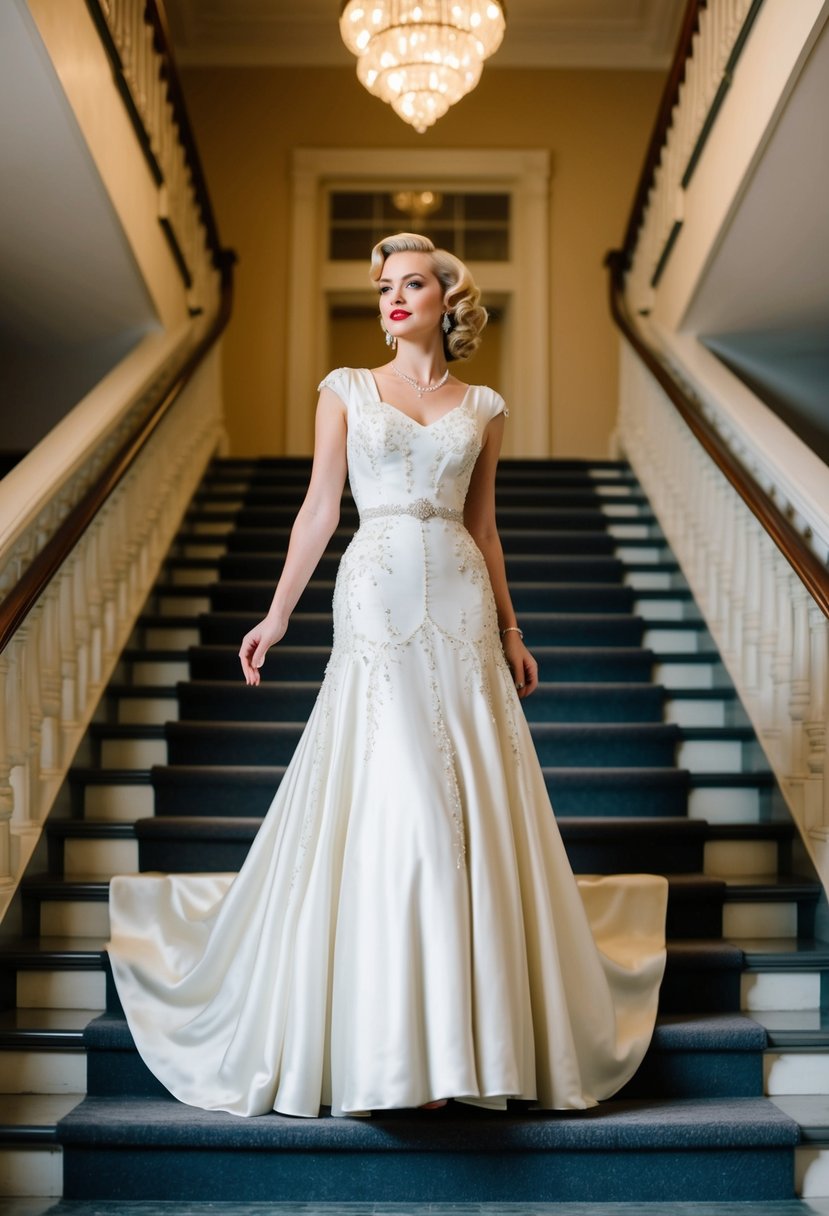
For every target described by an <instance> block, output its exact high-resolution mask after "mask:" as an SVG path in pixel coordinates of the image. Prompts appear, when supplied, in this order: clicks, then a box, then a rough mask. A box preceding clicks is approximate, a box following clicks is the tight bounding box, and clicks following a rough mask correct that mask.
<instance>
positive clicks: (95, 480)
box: [0, 0, 234, 917]
mask: <svg viewBox="0 0 829 1216" xmlns="http://www.w3.org/2000/svg"><path fill="white" fill-rule="evenodd" d="M87 7H88V9H89V12H90V14H91V15H92V16H93V18H94V20H95V24H96V27H97V29H98V32H99V35H100V37H101V43H102V46H103V48H104V51H105V52H106V54H107V56H108V57H109V60H110V64H111V67H112V70H113V78H114V81H115V83H116V87H117V90H118V93H119V94H120V96H121V99H122V100H123V102H124V103H125V104H126V107H127V111H128V113H129V115H130V117H131V120H132V123H133V127H134V129H135V133H136V139H137V142H138V145H139V147H140V149H141V152H142V153H143V155H144V156H145V157H146V158H147V159H148V162H149V163H150V165H151V170H152V173H153V178H154V180H155V182H156V185H157V188H158V191H157V200H158V203H157V206H158V211H157V216H156V218H157V219H158V221H159V223H160V224H161V225H162V227H163V229H164V231H165V235H166V236H167V239H168V241H169V244H170V249H171V253H172V255H173V262H172V264H171V266H170V272H169V273H170V274H171V275H172V276H173V278H175V276H177V275H178V274H179V273H180V275H181V278H182V280H183V284H184V286H183V288H182V287H181V286H179V287H178V288H177V290H178V291H179V293H182V291H184V292H186V299H187V306H188V308H187V311H189V313H190V318H191V319H190V321H189V322H186V323H185V324H183V325H182V326H181V328H179V329H176V330H175V331H171V332H169V333H164V334H159V335H156V336H153V337H149V338H147V339H145V340H144V342H142V343H141V344H140V345H139V346H138V347H137V348H136V349H135V350H134V351H133V352H132V353H131V354H130V355H129V356H127V358H126V359H125V360H124V361H123V363H122V364H120V365H119V366H118V368H116V369H113V371H112V372H111V373H110V374H109V375H108V376H107V377H105V378H104V380H103V381H102V382H101V384H100V385H98V386H96V388H95V389H93V390H92V392H91V393H90V394H89V396H88V397H87V398H86V399H85V400H84V401H83V402H80V403H79V404H78V406H77V407H76V408H75V410H73V411H72V412H71V413H70V414H69V415H68V416H67V417H66V418H65V419H63V420H62V422H61V423H60V424H59V425H58V427H57V428H56V430H55V432H53V434H52V435H49V436H46V438H45V439H44V440H43V441H42V443H41V444H40V445H38V447H37V448H35V449H34V450H33V452H32V453H30V455H29V456H28V457H27V458H26V460H24V461H23V462H21V464H20V465H18V466H17V467H16V468H15V469H13V470H12V471H11V473H10V474H9V475H8V476H7V478H6V479H5V480H4V482H3V483H0V597H2V598H1V599H0V917H2V915H3V914H4V912H5V911H6V909H7V907H8V905H9V903H10V901H11V898H12V896H13V893H14V890H15V888H16V884H17V882H18V880H19V878H20V876H21V874H22V872H23V870H24V868H25V865H26V862H27V860H28V858H29V856H30V855H31V853H32V851H33V849H34V846H35V843H36V841H37V839H38V837H39V834H40V830H41V827H42V824H43V820H44V819H45V816H46V815H47V814H48V811H49V809H50V807H51V805H52V803H53V802H54V800H55V798H56V796H57V794H58V792H59V790H60V788H61V785H62V783H63V780H64V777H65V775H66V772H67V770H68V766H69V764H70V763H71V761H72V758H73V756H74V753H75V750H76V748H77V746H78V744H79V742H80V741H81V739H82V737H83V734H84V731H85V729H86V726H87V724H88V722H89V720H90V718H91V716H92V714H93V712H94V710H95V707H96V705H97V702H98V699H99V697H100V695H101V692H102V691H103V688H104V687H105V685H106V681H107V679H108V678H109V675H110V673H111V671H112V669H113V668H114V665H115V663H116V662H117V661H118V657H119V655H120V652H121V650H122V648H123V646H124V644H125V643H126V641H127V639H128V637H129V635H130V633H131V631H132V629H133V626H134V622H135V620H136V618H137V616H138V614H139V612H140V611H141V609H142V607H143V605H144V603H145V601H146V598H147V595H148V594H149V592H150V589H151V588H152V585H153V583H154V581H155V578H156V576H157V573H158V570H159V567H160V564H161V562H162V560H163V558H164V555H165V554H166V552H167V550H168V548H169V545H170V543H171V541H172V539H173V537H174V535H175V532H176V530H177V528H178V526H179V523H180V519H181V517H182V514H183V512H184V511H185V509H186V507H187V504H188V503H189V500H190V497H191V496H192V493H193V492H194V490H195V488H196V486H197V484H198V481H199V480H200V478H201V475H202V472H203V470H204V468H205V465H206V463H207V461H208V460H209V459H210V456H211V454H212V453H213V452H214V451H215V449H216V446H217V444H218V443H219V442H220V440H221V437H222V417H221V415H222V409H221V387H220V374H221V368H220V363H219V360H218V353H217V351H218V346H217V344H218V340H219V338H220V336H221V334H222V331H223V329H224V327H225V325H226V323H227V320H228V317H229V314H230V307H231V296H232V289H231V278H232V263H233V260H234V258H233V255H232V254H231V253H230V252H229V251H227V250H224V249H223V248H222V246H221V243H220V241H219V236H218V231H217V228H216V224H215V220H214V218H213V214H212V211H211V208H210V202H209V197H208V193H207V187H206V184H205V181H204V175H203V173H202V170H201V165H200V162H199V159H198V154H197V152H196V149H195V142H194V141H193V138H192V132H191V131H190V127H189V123H188V121H187V119H186V111H185V108H184V100H183V96H182V93H181V89H180V86H179V83H178V76H177V73H176V69H175V63H174V61H173V55H172V51H171V49H170V46H169V43H168V41H167V38H166V19H165V17H164V12H163V7H162V3H161V0H87ZM112 96H113V104H119V103H118V101H117V98H116V96H115V94H113V95H112ZM174 267H177V269H174ZM170 281H171V283H172V281H173V279H171V280H170ZM182 311H184V310H182ZM58 432H60V440H59V438H58ZM64 439H66V443H65V446H62V443H63V440H64Z"/></svg>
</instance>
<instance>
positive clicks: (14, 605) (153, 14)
mask: <svg viewBox="0 0 829 1216" xmlns="http://www.w3.org/2000/svg"><path fill="white" fill-rule="evenodd" d="M146 19H147V20H148V21H149V22H150V24H151V25H152V28H153V35H154V39H155V46H156V49H157V50H158V51H159V53H160V54H161V55H162V57H163V60H164V62H165V65H166V72H167V85H168V88H169V90H170V100H171V103H172V105H173V109H174V113H175V118H176V124H177V126H178V130H179V135H180V138H181V140H182V143H183V145H184V147H185V152H186V156H187V163H188V168H189V170H190V173H191V176H192V182H193V188H194V191H195V194H196V198H197V201H198V206H199V209H200V213H201V218H202V222H203V223H204V227H205V231H206V236H207V243H208V247H209V248H210V251H211V257H212V260H213V264H214V265H215V266H216V268H217V269H218V271H219V274H220V281H221V299H220V304H219V311H218V313H217V315H216V317H215V319H214V321H213V323H212V324H211V326H210V328H209V329H208V331H207V332H206V334H205V335H204V336H203V337H202V339H201V340H200V341H199V342H198V344H197V345H196V346H195V347H194V348H193V351H192V352H191V353H190V355H189V356H188V358H187V360H186V362H185V363H184V365H183V366H182V367H181V368H180V369H179V371H178V372H177V373H176V377H175V380H174V381H173V382H172V383H171V384H170V385H169V386H168V387H167V388H166V390H165V391H164V394H163V396H162V397H161V398H160V399H159V400H157V401H156V402H155V403H154V405H152V406H151V408H150V411H149V413H148V415H147V416H146V417H145V418H144V419H143V420H142V421H141V423H140V424H139V426H138V428H137V430H136V431H135V432H134V434H133V435H131V436H130V437H129V438H128V439H127V440H125V442H124V443H123V444H122V446H121V447H120V448H119V450H118V451H117V452H116V453H115V455H114V456H113V457H112V459H111V460H109V461H108V463H107V464H106V466H105V467H104V468H103V469H102V471H101V472H100V473H99V475H98V477H97V478H96V480H95V482H94V483H93V484H92V485H91V486H90V487H89V489H88V490H87V491H86V493H85V494H84V495H83V497H82V498H81V499H80V501H79V502H77V503H76V504H75V506H74V507H73V508H72V510H71V511H70V512H69V514H68V515H67V516H66V518H65V519H64V520H63V521H62V523H61V524H60V526H59V527H58V528H57V529H56V531H55V532H54V533H53V535H52V536H51V537H50V538H49V540H48V541H47V542H46V544H45V545H44V546H43V548H42V549H41V551H40V552H39V553H38V554H37V556H36V557H35V558H34V560H33V561H32V562H31V564H30V565H29V566H28V567H27V568H26V570H25V571H24V572H23V574H22V575H21V577H20V579H19V580H18V582H17V583H16V585H15V586H14V587H13V588H12V590H11V591H10V592H9V594H8V595H7V596H6V597H5V599H4V600H3V601H2V603H0V653H2V652H3V650H5V648H6V646H7V645H8V644H9V642H10V641H11V639H12V637H13V636H14V634H15V633H16V632H17V630H18V629H19V628H20V626H21V625H22V624H23V622H24V621H25V619H26V617H27V616H28V614H29V613H30V612H31V610H32V608H34V606H35V604H36V603H37V601H38V599H39V598H40V596H41V595H42V594H43V592H44V591H45V589H46V587H47V586H48V584H49V583H50V582H51V580H52V579H53V578H54V577H55V575H56V574H57V572H58V570H60V568H61V566H62V565H63V563H64V562H65V561H66V558H67V557H68V555H69V554H70V552H71V551H72V549H73V548H74V547H75V545H76V544H77V543H78V541H79V540H80V538H81V537H82V536H83V534H84V532H85V531H86V529H87V528H88V527H89V526H90V524H91V523H92V522H93V520H94V519H95V516H96V515H97V514H98V512H99V511H100V509H101V507H102V506H103V505H104V503H105V502H106V500H107V498H108V497H109V496H110V494H112V492H113V490H114V489H115V488H116V486H117V485H118V484H119V482H121V481H122V480H123V478H124V477H125V476H126V474H127V473H128V472H129V470H130V469H131V468H132V466H133V465H134V463H135V461H136V460H137V458H138V456H139V455H140V454H141V452H142V451H143V450H144V448H145V447H146V445H147V443H148V442H149V440H150V439H151V438H152V436H153V435H154V434H155V432H156V430H157V429H158V427H159V425H160V424H161V422H162V421H163V419H164V418H165V417H166V415H167V414H168V413H169V411H170V410H171V409H172V407H173V406H174V405H175V402H176V400H177V399H178V397H179V396H180V395H181V393H182V391H183V390H184V388H185V387H186V385H187V384H188V383H189V381H190V380H191V379H192V377H193V375H194V374H195V371H196V369H197V368H198V366H199V364H200V363H201V362H202V360H203V359H204V357H205V356H206V354H207V352H208V351H209V350H210V348H211V347H212V346H213V345H214V343H215V342H216V341H217V340H218V338H219V336H220V335H221V333H222V331H223V330H224V328H225V326H226V325H227V322H228V320H229V318H230V311H231V306H232V299H233V263H234V262H235V260H236V255H235V254H234V253H233V252H232V250H229V249H225V248H223V247H222V245H221V242H220V240H219V233H218V229H217V226H216V222H215V219H214V217H213V210H212V207H211V205H210V197H209V194H208V191H207V185H206V182H205V178H204V173H203V171H202V167H201V161H200V159H199V155H198V152H197V150H196V143H195V139H194V138H193V132H192V129H191V127H190V123H189V120H188V118H187V113H186V109H185V105H184V94H183V92H182V89H181V85H180V82H179V78H178V72H177V70H176V67H175V62H174V59H173V54H172V50H171V44H170V40H169V37H168V27H167V17H166V14H165V12H164V6H163V0H147V9H146ZM108 42H109V44H108V45H107V50H108V52H109V54H110V57H111V58H112V57H113V52H114V47H113V46H112V44H111V39H110V40H108ZM113 64H114V67H115V69H116V71H121V66H122V65H121V64H120V58H119V57H118V56H117V52H115V58H114V59H113ZM132 118H133V121H134V122H135V121H136V118H137V115H136V114H135V112H134V109H133V112H132Z"/></svg>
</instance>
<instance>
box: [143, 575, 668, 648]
mask: <svg viewBox="0 0 829 1216" xmlns="http://www.w3.org/2000/svg"><path fill="white" fill-rule="evenodd" d="M275 573H276V572H275ZM274 585H275V578H270V579H258V580H253V579H250V580H247V581H242V580H241V579H239V580H238V581H236V582H213V583H208V584H206V585H205V586H204V587H202V588H198V589H194V588H192V587H175V586H160V587H157V588H156V598H157V600H158V603H159V606H160V607H161V606H163V605H171V606H172V605H175V604H176V603H181V602H182V601H183V602H189V603H190V604H191V605H193V611H196V612H198V611H202V610H207V611H212V612H246V613H248V614H249V615H250V616H251V617H253V618H258V617H260V616H264V614H265V613H266V612H267V611H268V608H269V607H270V603H271V600H272V598H273V589H274ZM510 593H511V596H512V602H513V604H514V606H515V611H516V612H517V613H518V615H519V617H520V618H521V620H522V625H523V628H524V631H525V633H526V634H527V637H528V638H529V637H530V636H531V622H530V620H529V618H530V617H531V616H532V615H533V614H539V613H544V614H547V613H568V614H569V613H589V612H591V611H592V610H594V609H595V608H596V607H597V606H598V605H600V606H601V611H602V613H603V614H604V615H610V614H614V615H615V614H619V615H626V614H631V613H632V611H633V606H634V602H635V600H636V599H637V596H638V594H639V593H636V592H634V589H633V588H632V587H623V586H621V585H613V584H611V585H607V584H604V583H552V582H525V583H520V582H514V583H512V584H511V586H510ZM644 594H645V593H644V592H643V593H641V595H642V596H644ZM657 594H670V595H671V596H675V595H679V594H680V593H679V592H676V593H675V592H670V593H654V595H657ZM333 596H334V583H333V582H331V581H323V580H321V579H313V580H312V581H311V582H309V583H308V585H307V587H306V588H305V589H304V590H303V592H302V594H301V596H300V598H299V603H298V605H297V610H296V611H297V615H299V616H302V615H305V614H308V613H317V612H320V613H321V612H329V613H330V610H331V601H332V599H333ZM640 598H641V596H640ZM205 601H206V603H205ZM175 610H176V609H175V607H171V611H175ZM532 636H533V637H535V636H536V635H535V634H534V633H532Z"/></svg>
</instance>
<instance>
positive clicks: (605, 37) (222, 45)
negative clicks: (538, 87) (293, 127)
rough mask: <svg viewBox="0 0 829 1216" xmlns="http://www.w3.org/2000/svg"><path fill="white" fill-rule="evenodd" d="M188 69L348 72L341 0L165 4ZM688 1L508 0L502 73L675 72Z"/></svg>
mask: <svg viewBox="0 0 829 1216" xmlns="http://www.w3.org/2000/svg"><path fill="white" fill-rule="evenodd" d="M165 7H166V9H167V12H168V14H169V18H170V26H171V29H172V33H173V41H174V43H175V46H176V53H177V58H178V60H179V62H180V63H182V64H185V65H187V64H242V65H245V64H249V65H255V64H275V65H280V64H281V65H290V66H292V67H296V66H301V65H308V66H339V67H347V66H349V65H350V64H353V62H354V60H353V58H352V56H351V55H350V54H349V52H348V51H347V50H346V49H345V47H344V46H343V45H342V43H341V41H340V38H339V32H338V16H339V10H340V0H165ZM684 8H685V0H507V2H506V9H507V32H506V35H505V37H504V41H503V43H502V45H501V47H500V49H499V50H498V51H497V53H496V54H495V56H494V57H493V59H492V66H493V67H512V68H514V67H537V68H540V67H548V68H549V67H555V68H564V67H568V68H645V69H651V70H662V69H665V68H667V67H668V66H669V65H670V62H671V59H672V55H673V48H674V44H675V42H676V39H677V35H678V32H679V26H680V23H681V19H682V12H683V10H684Z"/></svg>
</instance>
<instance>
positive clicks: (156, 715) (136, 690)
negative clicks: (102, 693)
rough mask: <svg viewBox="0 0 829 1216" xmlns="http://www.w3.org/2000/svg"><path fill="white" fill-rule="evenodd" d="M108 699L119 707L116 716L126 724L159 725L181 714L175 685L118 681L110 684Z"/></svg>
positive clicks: (120, 721)
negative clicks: (123, 682)
mask: <svg viewBox="0 0 829 1216" xmlns="http://www.w3.org/2000/svg"><path fill="white" fill-rule="evenodd" d="M106 695H107V700H108V701H109V703H110V704H111V705H114V706H115V707H116V710H115V715H114V716H115V717H116V719H117V721H118V722H119V723H121V724H123V725H132V726H157V725H159V723H162V722H167V721H169V720H170V719H171V718H175V717H176V716H177V714H178V701H177V699H176V690H175V686H174V685H167V684H146V685H143V686H142V685H136V684H119V683H117V682H112V683H110V684H109V685H108V686H107V693H106Z"/></svg>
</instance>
